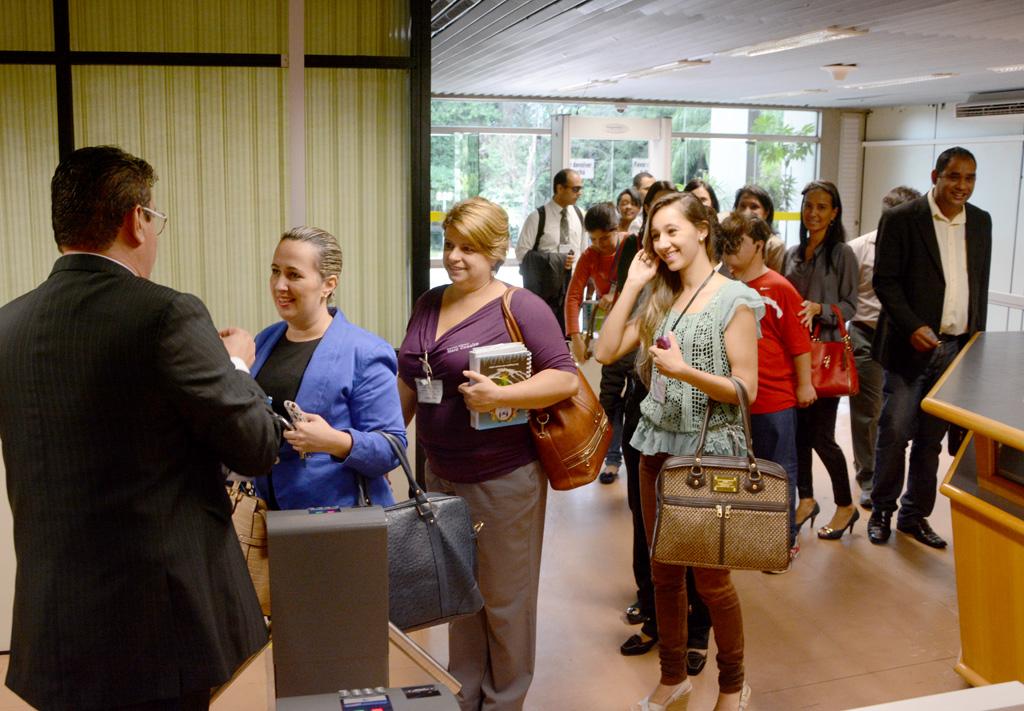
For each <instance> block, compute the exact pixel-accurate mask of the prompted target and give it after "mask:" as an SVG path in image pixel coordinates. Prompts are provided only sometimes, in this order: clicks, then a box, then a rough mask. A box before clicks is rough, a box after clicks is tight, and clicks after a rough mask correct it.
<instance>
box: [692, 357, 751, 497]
mask: <svg viewBox="0 0 1024 711" xmlns="http://www.w3.org/2000/svg"><path fill="white" fill-rule="evenodd" d="M728 378H729V382H730V383H732V386H733V388H734V389H735V390H736V398H737V400H739V408H740V418H741V422H742V424H743V439H744V442H745V444H746V447H747V472H748V477H747V483H746V484H745V485H744V488H745V489H746V490H747V491H749V492H751V493H757V492H759V491H760V490H761V489H762V488H763V487H764V484H763V483H762V476H761V471H760V469H758V467H757V459H756V458H755V457H754V444H753V440H752V438H751V436H750V398H749V396H748V395H747V388H746V386H744V385H743V382H742V381H740V380H739V378H736V377H733V376H732V375H730V376H728ZM716 404H718V405H721V404H722V403H720V402H718V401H717V400H712V399H711V398H710V397H708V406H707V408H706V409H705V410H704V421H703V422H702V423H701V426H700V435H699V436H698V437H697V451H696V453H695V454H694V457H693V465H692V466H691V467H690V476H689V477H688V479H687V483H688V484H689V485H690V486H691V487H692V488H694V489H698V488H700V487H702V486H704V469H703V466H702V465H701V460H702V459H703V457H704V445H705V443H706V442H707V435H708V429H709V428H710V425H711V410H712V409H713V408H714V406H715V405H716Z"/></svg>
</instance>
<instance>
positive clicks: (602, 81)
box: [559, 79, 619, 91]
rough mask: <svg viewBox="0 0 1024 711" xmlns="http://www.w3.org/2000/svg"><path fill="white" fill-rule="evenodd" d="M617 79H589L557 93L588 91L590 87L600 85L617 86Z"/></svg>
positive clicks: (563, 88)
mask: <svg viewBox="0 0 1024 711" xmlns="http://www.w3.org/2000/svg"><path fill="white" fill-rule="evenodd" d="M618 83H619V80H618V79H591V80H590V81H584V82H580V83H579V84H573V85H571V86H563V87H562V88H561V89H559V91H582V90H585V89H589V88H590V87H592V86H601V85H602V84H618Z"/></svg>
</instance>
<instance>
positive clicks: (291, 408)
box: [284, 400, 309, 429]
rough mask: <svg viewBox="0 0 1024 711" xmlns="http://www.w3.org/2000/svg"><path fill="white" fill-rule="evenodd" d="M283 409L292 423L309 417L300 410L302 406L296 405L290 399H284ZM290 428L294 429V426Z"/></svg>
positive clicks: (306, 420) (307, 419)
mask: <svg viewBox="0 0 1024 711" xmlns="http://www.w3.org/2000/svg"><path fill="white" fill-rule="evenodd" d="M284 409H285V410H286V411H287V412H288V416H289V417H290V418H292V422H293V423H298V422H308V421H309V417H307V416H306V413H305V412H303V411H302V408H301V407H299V406H298V405H296V404H295V403H294V402H292V401H291V400H285V401H284ZM292 429H295V428H294V427H293V428H292Z"/></svg>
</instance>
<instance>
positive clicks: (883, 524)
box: [868, 509, 892, 546]
mask: <svg viewBox="0 0 1024 711" xmlns="http://www.w3.org/2000/svg"><path fill="white" fill-rule="evenodd" d="M891 535H892V511H879V510H878V509H875V510H873V511H872V512H871V518H869V519H868V540H869V541H871V542H872V543H874V544H875V545H876V546H878V545H882V544H883V543H885V542H886V541H888V540H889V536H891Z"/></svg>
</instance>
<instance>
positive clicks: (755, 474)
mask: <svg viewBox="0 0 1024 711" xmlns="http://www.w3.org/2000/svg"><path fill="white" fill-rule="evenodd" d="M730 380H731V381H732V384H733V386H734V387H735V388H736V392H737V394H738V395H739V401H740V410H741V412H742V420H743V434H744V438H745V440H746V445H747V454H746V456H729V455H717V454H709V455H705V454H704V442H705V439H706V438H707V432H708V423H709V422H710V421H711V410H712V408H713V407H714V406H715V405H716V402H715V401H714V400H708V407H707V411H706V412H705V413H704V423H703V424H702V425H701V428H700V436H699V437H698V439H697V451H696V452H695V453H694V454H689V455H685V456H681V457H669V458H668V459H666V460H665V463H664V464H663V465H662V467H661V472H660V473H659V474H658V484H657V487H658V511H657V520H656V521H655V524H654V542H653V544H652V546H651V558H652V559H654V560H656V561H658V562H659V563H668V564H671V565H693V566H697V567H700V568H728V569H739V570H785V569H786V568H787V567H789V525H790V524H789V511H790V494H789V486H788V485H787V476H786V471H785V470H784V469H783V468H782V467H781V466H779V465H778V464H776V463H775V462H770V461H768V460H766V459H756V458H755V457H754V450H753V446H752V444H751V441H750V407H749V404H748V402H747V391H746V389H745V388H744V387H743V384H742V383H741V382H740V381H738V380H736V379H735V378H730Z"/></svg>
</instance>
